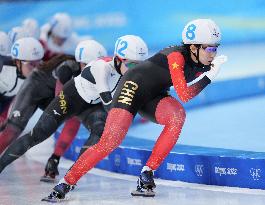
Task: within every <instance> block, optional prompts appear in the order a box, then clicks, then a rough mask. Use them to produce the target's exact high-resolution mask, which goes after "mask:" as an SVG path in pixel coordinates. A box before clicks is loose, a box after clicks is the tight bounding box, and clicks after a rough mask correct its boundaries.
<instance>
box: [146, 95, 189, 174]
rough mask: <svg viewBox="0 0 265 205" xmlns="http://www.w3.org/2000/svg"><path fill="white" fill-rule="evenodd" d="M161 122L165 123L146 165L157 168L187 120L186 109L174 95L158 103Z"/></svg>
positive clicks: (158, 120) (158, 115) (158, 119)
mask: <svg viewBox="0 0 265 205" xmlns="http://www.w3.org/2000/svg"><path fill="white" fill-rule="evenodd" d="M155 117H156V120H157V122H158V123H159V124H161V125H165V127H164V129H163V131H162V132H161V134H160V136H159V138H158V139H157V141H156V143H155V146H154V148H153V151H152V154H151V156H150V157H149V159H148V161H147V163H146V166H148V167H150V168H151V169H152V170H156V169H157V168H158V167H159V166H160V165H161V163H162V162H163V160H164V159H165V158H166V157H167V155H168V154H169V152H170V151H171V150H172V148H173V147H174V145H175V144H176V142H177V140H178V137H179V135H180V132H181V129H182V127H183V124H184V121H185V117H186V114H185V110H184V108H183V107H182V105H181V104H180V103H179V102H178V101H177V100H176V99H174V98H172V97H166V98H163V99H162V100H161V101H160V102H159V103H158V105H157V108H156V112H155Z"/></svg>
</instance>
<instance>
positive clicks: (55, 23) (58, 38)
mask: <svg viewBox="0 0 265 205" xmlns="http://www.w3.org/2000/svg"><path fill="white" fill-rule="evenodd" d="M40 40H41V43H42V45H43V47H44V50H45V55H44V61H45V60H48V59H50V58H51V57H53V56H55V55H56V54H71V55H74V52H75V48H76V46H77V44H78V42H79V40H78V37H77V35H76V34H75V33H74V32H73V22H72V19H71V17H70V16H69V15H68V14H67V13H56V14H54V15H53V16H52V18H51V20H50V21H49V22H48V23H46V24H45V25H43V26H42V27H41V34H40Z"/></svg>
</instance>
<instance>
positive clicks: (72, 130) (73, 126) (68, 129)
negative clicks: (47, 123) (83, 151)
mask: <svg viewBox="0 0 265 205" xmlns="http://www.w3.org/2000/svg"><path fill="white" fill-rule="evenodd" d="M79 127H80V121H79V120H78V119H77V118H76V117H73V118H71V119H69V120H67V121H66V122H65V124H64V128H63V130H62V132H61V134H60V136H59V138H58V141H57V142H56V145H55V149H54V154H55V155H56V156H62V155H63V154H64V153H65V152H66V151H67V149H68V148H69V146H70V145H71V143H72V142H73V140H74V138H75V136H76V135H77V133H78V130H79Z"/></svg>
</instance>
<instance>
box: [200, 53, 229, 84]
mask: <svg viewBox="0 0 265 205" xmlns="http://www.w3.org/2000/svg"><path fill="white" fill-rule="evenodd" d="M226 61H227V56H225V55H221V56H217V57H215V58H214V60H213V62H212V65H211V70H209V71H208V72H206V73H205V74H206V76H207V77H208V78H209V79H210V80H211V81H212V80H213V79H214V78H215V77H216V76H217V74H218V73H219V71H220V67H221V65H222V64H223V63H225V62H226Z"/></svg>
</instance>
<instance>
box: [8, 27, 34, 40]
mask: <svg viewBox="0 0 265 205" xmlns="http://www.w3.org/2000/svg"><path fill="white" fill-rule="evenodd" d="M8 37H9V39H10V41H11V44H13V43H14V42H15V41H17V40H18V39H21V38H25V37H30V35H29V33H28V32H27V30H26V29H25V28H23V27H21V26H16V27H13V28H12V29H11V30H10V31H9V32H8Z"/></svg>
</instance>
